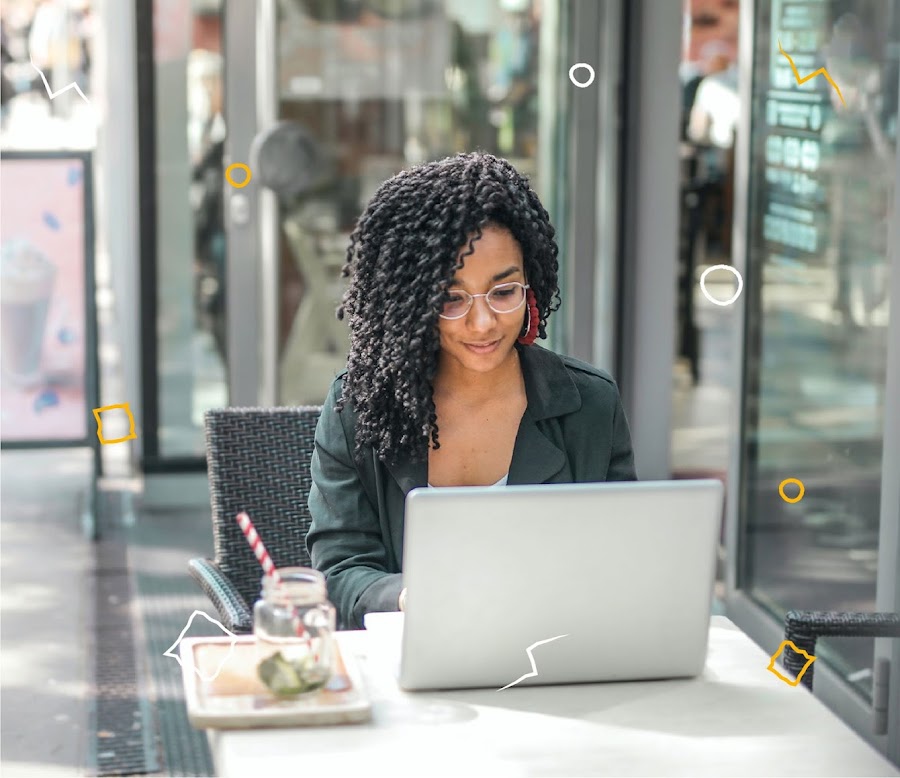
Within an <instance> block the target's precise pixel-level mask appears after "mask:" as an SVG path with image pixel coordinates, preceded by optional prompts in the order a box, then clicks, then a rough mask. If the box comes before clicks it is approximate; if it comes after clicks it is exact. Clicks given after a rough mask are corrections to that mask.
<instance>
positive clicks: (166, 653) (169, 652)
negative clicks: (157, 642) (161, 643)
mask: <svg viewBox="0 0 900 778" xmlns="http://www.w3.org/2000/svg"><path fill="white" fill-rule="evenodd" d="M195 616H203V618H204V619H206V620H207V621H211V622H212V623H213V624H215V625H216V626H217V627H218V628H219V629H221V630H222V631H223V632H225V633H227V634H228V635H230V636H231V639H232V640H231V645H230V646H229V647H228V654H226V656H225V658H224V659H223V660H222V662H221V664H220V665H219V669H218V670H216V672H215V673H214V674H213V675H212V676H205V675H203V673H201V672H200V668H198V667H195V668H194V672H195V673H197V675H199V676H200V678H201V679H203V680H204V681H215V680H216V678H218V677H219V673H221V672H222V668H223V667H225V663H226V662H227V661H228V660H229V659H231V655H232V654H233V653H234V641H235V640H237V635H235V634H234V633H233V632H232V631H231V630H230V629H227V628H226V627H224V626H223V625H222V623H221V622H219V621H216V620H215V619H214V618H213V617H212V616H207V615H206V614H205V613H204V612H203V611H194V612H193V613H192V614H191V617H190V618H189V619H188V623H187V624H185V625H184V629H183V630H181V634H180V635H179V636H178V640H176V641H175V642H174V643H173V644H172V645H171V646H169V647H168V648H167V649H166V650H165V651H163V656H168V657H171V658H172V659H174V660H175V661H176V662H178V664H179V665H181V666H182V667H184V665H183V664H181V657H180V656H178V654H173V653H172V652H173V651H174V650H175V649H176V648H177V647H178V644H179V643H180V642H181V639H182V638H183V637H184V633H185V632H187V631H188V630H189V629H190V628H191V624H193V623H194V617H195Z"/></svg>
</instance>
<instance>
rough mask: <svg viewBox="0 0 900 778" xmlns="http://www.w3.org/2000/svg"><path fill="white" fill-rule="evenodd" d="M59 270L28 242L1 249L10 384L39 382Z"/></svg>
mask: <svg viewBox="0 0 900 778" xmlns="http://www.w3.org/2000/svg"><path fill="white" fill-rule="evenodd" d="M55 278H56V267H55V266H54V264H53V263H52V262H51V261H50V260H49V259H47V257H45V256H44V255H43V254H42V253H41V252H40V251H38V250H37V249H36V248H35V247H34V246H32V245H31V244H30V243H29V242H28V241H27V240H10V241H6V242H5V243H4V244H3V245H2V246H0V370H2V373H3V378H4V379H6V380H7V381H9V382H10V383H12V384H14V385H16V386H21V387H30V386H34V385H35V384H37V383H39V382H40V378H41V375H40V368H41V352H42V351H43V346H44V330H45V328H46V326H47V312H48V310H49V309H50V297H51V295H52V294H53V281H54V279H55Z"/></svg>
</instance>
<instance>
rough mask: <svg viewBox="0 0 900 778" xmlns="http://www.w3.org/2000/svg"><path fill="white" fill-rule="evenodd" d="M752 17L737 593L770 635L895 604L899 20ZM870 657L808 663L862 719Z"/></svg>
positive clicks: (888, 13)
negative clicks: (810, 615)
mask: <svg viewBox="0 0 900 778" xmlns="http://www.w3.org/2000/svg"><path fill="white" fill-rule="evenodd" d="M754 14H755V19H754V20H753V21H754V30H755V32H754V37H755V41H754V47H753V48H754V51H753V80H752V99H751V103H750V108H751V111H750V115H751V116H752V122H753V127H752V131H751V133H750V135H749V138H750V142H749V160H750V161H749V187H750V188H749V210H748V214H747V226H748V234H747V256H746V260H747V261H746V268H747V270H746V276H747V277H746V279H745V280H746V285H745V295H746V306H747V317H746V328H747V329H746V343H745V359H744V364H745V365H746V367H745V376H744V396H743V413H742V427H743V428H742V443H741V451H740V460H741V467H742V474H741V479H740V480H741V483H740V498H739V503H740V505H739V521H740V529H739V539H738V548H739V552H738V559H737V586H738V588H739V589H741V590H743V594H745V595H746V596H747V597H748V598H749V600H750V601H751V602H752V603H753V604H754V605H755V606H756V607H757V608H758V609H760V610H761V611H762V612H764V613H765V614H766V615H767V616H768V617H769V618H770V619H771V621H772V622H781V623H783V618H784V615H785V613H786V611H788V610H791V609H803V610H831V611H864V612H865V611H875V610H878V609H879V605H881V607H882V608H884V605H885V603H888V602H893V601H894V597H893V593H892V592H891V594H890V597H889V598H888V592H887V589H888V588H890V589H893V586H894V581H895V580H896V576H897V572H898V571H897V559H896V553H897V547H896V542H895V541H894V542H889V541H890V539H891V538H894V539H895V538H896V532H897V522H898V521H900V519H898V516H897V510H896V499H895V498H892V499H891V500H890V503H891V504H889V505H884V504H883V495H884V494H894V495H895V496H896V492H890V491H885V489H884V487H885V485H890V484H895V483H896V479H897V472H898V470H897V467H898V462H897V458H896V455H895V454H891V453H889V452H891V451H895V450H896V437H897V436H898V435H900V431H898V429H897V428H896V426H894V427H891V426H890V425H889V424H888V423H887V419H888V418H891V416H890V413H892V411H890V409H891V407H892V406H891V403H896V402H897V394H896V392H897V386H896V384H894V385H893V389H892V390H891V388H890V387H889V384H888V379H887V375H888V365H889V355H891V354H892V353H893V354H894V357H893V358H894V359H896V352H897V349H898V347H900V342H898V327H897V324H896V322H895V321H892V319H894V318H895V317H896V310H893V311H892V310H891V309H892V308H896V305H897V302H898V300H897V299H896V295H894V296H893V297H892V294H891V292H890V289H891V286H890V283H889V278H890V272H889V270H890V264H891V256H893V257H894V260H893V261H894V271H895V274H896V269H897V265H896V262H897V247H896V246H892V245H891V242H892V240H896V232H895V231H894V232H893V234H892V222H893V220H894V219H896V216H894V214H895V213H896V211H895V197H896V192H897V121H898V84H900V3H896V2H888V3H886V2H883V0H808V1H807V2H795V1H794V0H790V2H789V1H788V0H764V1H763V2H759V3H756V4H755V8H754ZM823 67H824V68H825V69H826V70H827V74H828V77H825V76H824V75H823V76H817V77H816V78H813V79H809V80H806V81H805V82H804V83H802V84H801V83H799V82H800V80H801V79H803V77H804V76H806V75H807V74H810V73H813V72H815V71H816V70H818V69H820V68H823ZM895 288H896V284H895ZM894 380H896V379H894ZM892 391H893V394H892ZM893 418H895V419H896V416H894V417H893ZM891 488H893V487H891ZM885 521H887V522H889V524H890V526H887V527H886V526H884V524H883V522H885ZM885 565H887V566H888V567H889V568H890V569H888V570H885V569H884V566H885ZM885 573H887V575H885ZM893 608H894V609H895V608H896V604H894V606H893ZM883 650H885V651H888V652H889V651H891V650H892V649H891V648H890V647H889V646H888V647H887V648H885V649H883ZM876 653H877V652H876V647H875V641H874V640H872V639H865V638H834V639H832V638H829V639H824V640H822V641H820V643H819V645H818V647H817V654H818V664H819V667H820V668H822V667H823V666H827V668H829V669H830V670H831V671H832V672H833V673H834V675H835V676H836V677H837V678H838V679H839V680H840V684H839V685H840V686H841V687H842V688H843V689H845V690H846V689H849V690H851V694H850V696H851V697H855V698H856V700H857V702H859V703H861V706H862V707H865V708H866V709H868V707H869V706H870V705H871V702H872V695H873V671H874V666H875V657H876ZM898 671H900V667H897V666H896V665H895V666H894V668H893V672H894V673H896V672H898ZM816 678H817V680H816V685H817V687H818V686H819V685H820V684H819V680H818V679H819V676H816ZM826 680H827V679H826V677H825V674H824V671H823V678H822V682H821V683H822V685H823V687H824V685H826ZM817 691H820V692H821V689H817ZM845 693H846V692H845ZM895 703H896V700H895ZM892 715H893V716H894V718H893V722H894V725H893V726H894V728H895V730H896V721H897V718H896V716H897V715H898V711H896V710H895V711H893V712H892ZM869 734H870V735H871V734H872V733H871V732H869ZM882 734H883V733H882ZM882 742H883V741H882Z"/></svg>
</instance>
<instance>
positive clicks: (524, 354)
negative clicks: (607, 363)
mask: <svg viewBox="0 0 900 778" xmlns="http://www.w3.org/2000/svg"><path fill="white" fill-rule="evenodd" d="M516 347H517V348H518V349H519V354H520V357H521V360H520V361H521V365H522V373H523V375H524V378H525V393H526V396H527V399H528V406H527V408H526V410H525V413H524V415H523V416H522V421H521V423H520V424H519V432H518V435H517V436H516V442H515V446H514V448H513V455H512V462H511V464H510V468H509V481H508V483H509V484H542V483H578V482H589V481H634V480H636V479H637V476H636V475H635V471H634V456H633V453H632V450H631V435H630V433H629V431H628V421H627V420H626V418H625V412H624V410H623V408H622V403H621V400H620V399H619V391H618V389H617V388H616V384H615V382H614V381H613V380H612V378H611V377H610V376H609V374H608V373H606V372H605V371H603V370H600V369H598V368H596V367H592V366H591V365H589V364H587V363H585V362H581V361H579V360H577V359H572V358H571V357H566V356H561V355H558V354H556V353H555V352H553V351H549V350H547V349H545V348H542V347H541V346H537V345H533V346H521V345H518V344H517V346H516ZM344 376H346V372H344V373H341V374H340V375H339V376H337V377H336V378H335V380H334V383H333V384H332V385H331V390H330V391H329V393H328V397H327V399H326V400H325V405H324V408H323V410H322V416H321V418H320V419H319V424H318V426H317V427H316V447H315V452H314V453H313V457H312V481H313V483H312V489H311V490H310V493H309V511H310V514H311V515H312V526H311V527H310V531H309V535H308V536H307V547H308V548H309V552H310V558H311V560H312V565H313V567H315V568H316V569H318V570H321V571H322V572H323V573H324V574H325V578H326V581H327V584H328V595H329V599H330V600H331V601H332V602H333V603H334V604H335V606H336V607H337V609H338V618H339V621H340V623H341V624H342V626H343V627H345V628H349V629H359V628H362V626H363V623H362V618H363V615H364V614H365V613H368V612H370V611H396V610H398V604H397V600H398V598H399V596H400V591H401V589H402V588H403V579H402V574H401V572H400V565H401V563H402V561H403V517H404V511H405V499H406V495H407V493H408V492H409V491H410V490H411V489H414V488H416V487H419V486H427V484H428V464H427V462H421V463H411V462H406V463H401V464H400V465H399V466H397V467H389V466H387V465H385V464H383V463H382V462H381V461H380V460H378V459H377V458H376V456H375V453H374V451H372V449H371V448H369V449H368V450H367V451H366V454H367V456H366V458H365V459H364V464H363V465H362V466H361V467H359V466H357V465H356V463H355V462H354V460H353V457H352V456H351V451H352V450H353V441H354V434H355V428H356V427H355V425H356V417H355V414H354V412H353V410H352V408H351V407H350V404H349V403H348V404H347V405H346V406H345V408H344V411H343V412H342V413H338V412H337V411H335V410H334V403H335V401H336V400H337V398H338V397H339V396H340V392H341V387H342V384H343V378H344Z"/></svg>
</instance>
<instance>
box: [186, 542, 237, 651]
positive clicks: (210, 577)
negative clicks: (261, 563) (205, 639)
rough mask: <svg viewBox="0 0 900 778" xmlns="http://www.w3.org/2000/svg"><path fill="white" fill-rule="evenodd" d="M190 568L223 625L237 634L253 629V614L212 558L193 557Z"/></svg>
mask: <svg viewBox="0 0 900 778" xmlns="http://www.w3.org/2000/svg"><path fill="white" fill-rule="evenodd" d="M188 570H189V571H190V574H191V578H193V579H194V580H195V581H196V582H197V583H198V584H200V588H201V589H203V591H204V592H206V596H207V597H209V599H210V600H211V601H212V604H213V605H214V606H215V608H216V610H217V611H218V612H219V616H220V617H221V619H222V626H223V627H225V629H228V630H231V631H232V632H234V633H235V634H237V635H241V634H247V633H249V632H252V631H253V614H252V613H251V612H250V608H248V607H247V603H246V602H245V601H244V598H243V597H242V596H241V595H240V594H239V593H238V590H237V589H236V588H235V586H234V584H233V583H231V580H230V579H229V578H228V577H227V576H226V575H225V573H223V572H222V571H221V570H220V569H219V566H218V565H217V564H216V563H215V562H213V561H212V560H211V559H192V560H191V561H190V562H188Z"/></svg>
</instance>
